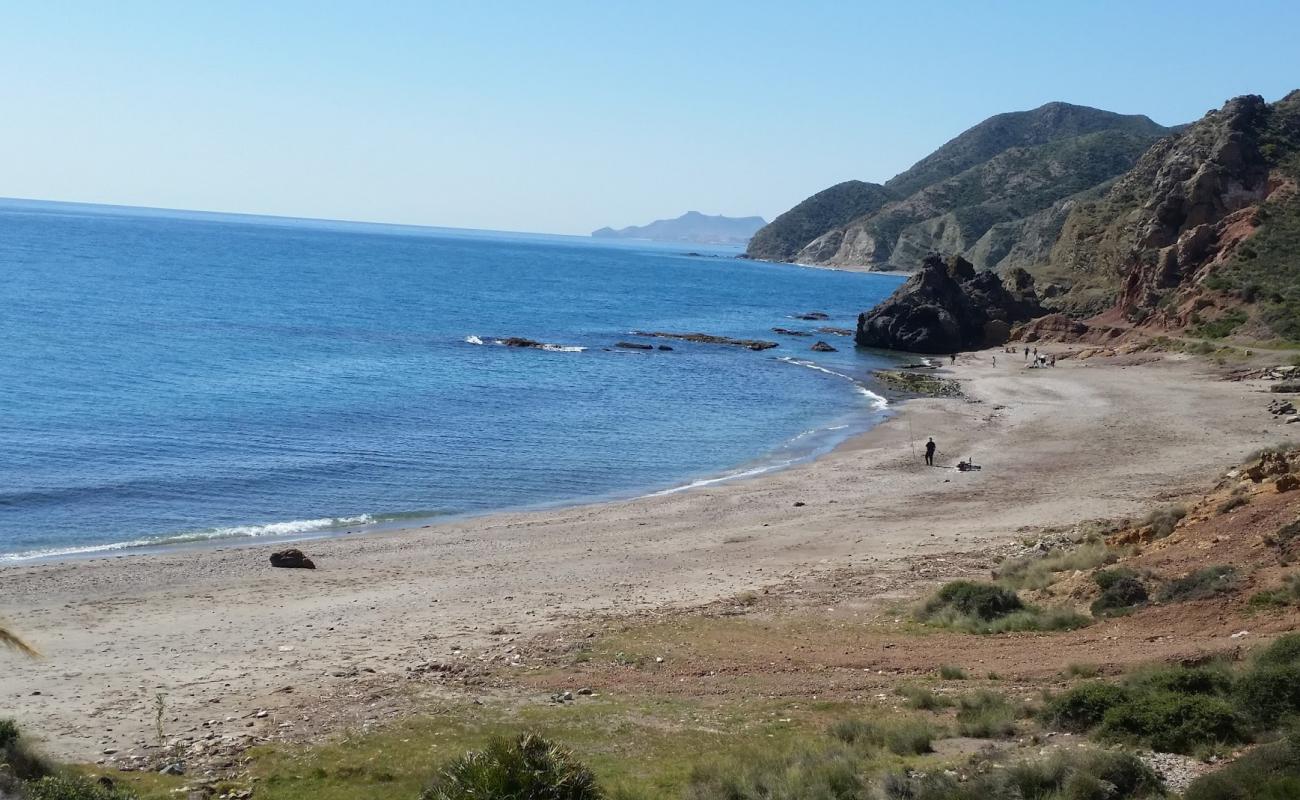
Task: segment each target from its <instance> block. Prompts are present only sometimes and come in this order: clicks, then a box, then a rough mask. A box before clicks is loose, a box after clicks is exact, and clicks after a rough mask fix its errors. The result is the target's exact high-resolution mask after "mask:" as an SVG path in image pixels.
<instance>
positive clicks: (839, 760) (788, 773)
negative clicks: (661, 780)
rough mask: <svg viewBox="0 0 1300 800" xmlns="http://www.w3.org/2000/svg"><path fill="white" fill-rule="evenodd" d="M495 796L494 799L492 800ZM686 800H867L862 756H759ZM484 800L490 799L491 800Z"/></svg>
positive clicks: (711, 779)
mask: <svg viewBox="0 0 1300 800" xmlns="http://www.w3.org/2000/svg"><path fill="white" fill-rule="evenodd" d="M492 797H495V796H492ZM683 797H684V798H685V800H771V799H772V798H780V799H781V800H867V799H868V798H869V797H870V794H869V792H868V788H867V785H866V783H865V782H864V780H863V778H862V763H861V756H860V755H858V754H857V753H855V752H854V751H853V750H852V749H851V748H849V747H847V746H845V745H843V744H840V743H838V742H831V743H828V744H826V745H821V746H816V745H810V746H807V747H804V748H803V749H800V750H796V751H794V752H788V753H772V752H768V751H760V752H755V753H750V754H747V755H746V757H744V758H736V759H733V760H730V761H728V762H725V763H717V762H710V763H708V764H705V765H702V766H698V767H696V768H695V770H694V771H693V772H692V773H691V777H690V780H689V782H688V783H687V786H686V790H685V792H683ZM479 800H489V798H487V797H483V798H479Z"/></svg>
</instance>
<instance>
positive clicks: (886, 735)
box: [830, 716, 939, 756]
mask: <svg viewBox="0 0 1300 800" xmlns="http://www.w3.org/2000/svg"><path fill="white" fill-rule="evenodd" d="M830 733H831V736H833V737H835V738H836V739H839V740H840V741H841V742H844V743H845V744H850V745H854V746H856V747H873V748H881V749H884V750H888V751H889V752H891V753H893V754H894V755H899V756H915V755H920V754H922V753H929V752H930V751H931V750H933V749H934V748H933V747H932V746H931V745H932V743H933V742H934V740H935V739H936V738H938V733H939V731H938V730H937V729H936V728H935V726H934V724H933V723H932V722H930V721H929V720H926V719H924V718H922V717H919V716H878V717H876V718H875V719H869V720H868V719H860V718H854V719H846V720H841V721H840V722H837V723H835V724H834V725H832V726H831V730H830Z"/></svg>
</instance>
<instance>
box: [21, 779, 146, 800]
mask: <svg viewBox="0 0 1300 800" xmlns="http://www.w3.org/2000/svg"><path fill="white" fill-rule="evenodd" d="M24 794H25V795H26V798H27V800H135V795H134V794H133V793H131V792H129V791H127V790H125V789H120V788H118V787H116V786H114V785H113V782H112V781H105V782H100V781H93V780H91V779H90V778H85V777H82V776H80V775H47V776H45V777H44V778H41V779H40V780H37V781H33V782H31V783H29V784H27V785H26V787H25V789H24Z"/></svg>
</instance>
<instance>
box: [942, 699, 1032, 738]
mask: <svg viewBox="0 0 1300 800" xmlns="http://www.w3.org/2000/svg"><path fill="white" fill-rule="evenodd" d="M957 706H958V708H957V730H958V732H960V733H961V735H962V736H972V737H975V738H977V739H995V738H998V737H1002V736H1010V735H1011V734H1013V733H1015V732H1016V722H1015V721H1016V717H1017V716H1018V715H1017V713H1016V708H1015V706H1013V705H1012V704H1011V703H1010V702H1009V701H1008V700H1007V699H1006V698H1005V697H1003V696H1002V695H1000V694H997V693H996V692H990V691H987V690H984V691H979V692H972V693H971V694H968V695H965V696H963V697H962V698H961V699H960V700H958V703H957Z"/></svg>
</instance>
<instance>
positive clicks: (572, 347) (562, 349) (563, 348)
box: [541, 344, 587, 353]
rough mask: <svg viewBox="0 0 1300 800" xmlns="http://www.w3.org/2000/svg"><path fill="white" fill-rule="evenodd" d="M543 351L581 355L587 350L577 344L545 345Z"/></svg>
mask: <svg viewBox="0 0 1300 800" xmlns="http://www.w3.org/2000/svg"><path fill="white" fill-rule="evenodd" d="M541 349H543V350H547V351H549V352H552V353H581V352H582V351H583V350H586V349H587V348H585V347H579V346H577V345H576V344H544V345H542V348H541Z"/></svg>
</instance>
